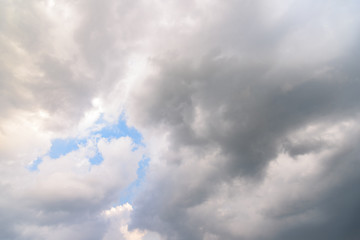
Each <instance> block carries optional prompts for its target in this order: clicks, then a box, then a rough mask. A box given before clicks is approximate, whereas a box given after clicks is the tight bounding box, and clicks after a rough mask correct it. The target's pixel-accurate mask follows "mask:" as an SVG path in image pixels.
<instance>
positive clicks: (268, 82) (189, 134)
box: [128, 1, 360, 239]
mask: <svg viewBox="0 0 360 240" xmlns="http://www.w3.org/2000/svg"><path fill="white" fill-rule="evenodd" d="M228 4H229V5H228V6H231V7H230V8H231V10H229V11H228V12H226V11H225V12H226V13H228V14H229V15H226V16H223V18H222V19H220V20H219V21H218V22H215V23H213V22H212V23H211V24H212V25H210V26H212V27H213V28H206V27H205V28H204V29H201V30H199V32H196V33H195V34H194V35H193V36H191V38H185V40H184V42H179V43H178V45H177V46H176V47H178V48H176V47H174V49H173V50H174V51H173V52H175V54H166V53H165V54H162V55H159V56H155V57H154V58H152V59H151V60H150V62H149V64H152V65H154V66H155V68H156V69H158V72H156V73H154V74H153V75H152V76H150V77H148V79H146V80H144V81H143V82H142V84H143V86H140V87H139V88H137V89H134V92H133V95H132V99H131V101H129V102H130V105H129V107H128V116H129V119H130V121H131V122H132V123H133V124H134V125H135V126H136V127H138V128H139V129H141V130H143V131H144V132H146V131H147V130H146V129H147V128H152V129H154V132H157V134H158V135H159V136H160V134H159V132H160V133H163V134H164V135H166V136H167V137H166V139H167V140H168V143H169V148H168V149H162V150H160V152H161V154H160V155H156V158H160V159H161V161H162V162H163V163H162V164H160V165H159V166H158V165H154V166H153V167H150V169H152V170H151V171H150V172H149V176H148V181H149V183H148V184H147V185H146V186H145V190H144V192H143V193H140V194H139V196H138V198H137V201H135V212H134V215H133V226H134V227H143V228H145V229H146V228H149V229H151V230H154V231H159V232H161V233H163V234H164V235H165V236H166V237H167V238H168V239H204V237H205V236H207V235H206V234H209V233H211V232H212V231H213V230H212V228H210V227H209V225H208V223H209V222H211V220H210V219H208V218H201V217H199V219H201V220H196V217H195V216H193V215H192V214H191V210H192V209H193V208H194V207H197V206H202V205H205V204H206V202H208V201H211V200H212V199H214V198H216V197H217V195H216V194H218V189H219V187H220V186H221V185H222V184H228V185H231V184H232V183H233V182H234V181H238V180H239V179H242V180H243V181H245V182H246V184H254V185H253V187H254V188H255V189H257V188H259V186H261V184H262V182H263V181H265V180H266V178H267V175H266V174H267V170H268V168H269V164H270V163H271V162H272V161H273V160H274V159H276V158H277V157H278V156H279V155H280V154H282V153H283V151H284V150H285V152H286V153H288V154H289V155H292V156H294V157H295V156H296V155H304V154H310V155H311V154H317V153H319V152H323V151H327V150H331V151H334V149H337V148H339V147H340V146H339V143H338V142H335V143H334V142H332V143H331V144H330V143H328V142H326V141H325V140H323V139H318V140H317V139H316V136H311V135H310V134H305V137H303V139H296V140H295V141H293V142H288V139H289V137H291V135H292V134H293V133H294V132H296V131H301V129H304V128H306V127H309V126H312V125H316V124H322V125H325V126H327V127H330V126H332V125H334V124H337V123H339V122H341V121H350V120H354V119H355V121H356V124H358V123H357V120H356V117H357V115H358V113H359V110H360V109H359V105H358V102H359V100H360V99H359V95H358V92H359V90H360V84H359V79H358V76H359V71H358V70H357V69H355V68H353V67H351V66H352V65H353V63H355V62H357V60H355V59H357V58H356V57H355V55H354V54H353V51H357V50H356V49H357V47H356V44H355V45H352V44H347V42H356V39H357V35H358V32H357V33H355V34H354V35H353V37H349V39H347V40H343V39H341V37H339V38H337V39H336V40H331V41H333V42H331V41H330V40H329V41H326V42H324V44H329V45H328V46H329V47H331V46H333V47H334V48H338V47H340V46H341V48H342V49H343V50H342V52H341V54H340V53H339V54H336V53H330V51H329V52H327V53H322V52H319V50H317V49H316V50H315V51H310V49H311V47H308V44H309V45H311V44H314V46H317V44H318V42H320V43H321V42H322V41H323V40H322V39H320V38H317V37H313V36H310V35H306V34H312V32H313V31H318V33H322V32H324V33H326V32H325V28H324V26H323V25H321V22H326V23H329V24H330V23H332V22H333V20H332V19H331V18H330V14H329V13H334V14H336V16H340V13H339V12H337V10H336V7H334V6H341V5H342V4H340V2H337V1H333V2H332V3H331V4H334V5H333V6H332V5H331V4H330V5H329V4H327V3H324V2H322V4H325V6H326V7H325V8H324V9H326V10H323V9H322V8H320V7H321V6H322V5H321V4H320V5H316V6H315V9H314V10H311V11H310V10H309V6H310V5H308V4H309V3H308V2H307V3H304V5H302V4H300V5H301V6H300V7H301V8H300V9H298V10H296V9H295V8H296V6H297V5H296V4H294V5H291V6H290V8H289V9H286V11H287V12H285V15H284V16H283V17H282V18H280V20H278V22H277V23H276V24H275V25H273V26H275V27H273V28H269V25H267V24H266V18H267V16H264V15H263V13H261V8H262V7H263V6H264V5H265V3H264V2H261V3H256V4H255V3H254V4H250V3H247V2H246V1H243V2H241V4H240V5H236V4H235V3H232V2H231V3H228ZM232 4H233V5H232ZM351 4H353V6H356V5H357V4H356V3H351ZM351 4H350V5H351ZM220 5H221V4H220ZM224 5H226V4H224ZM221 6H223V5H221ZM341 7H342V9H343V10H344V11H347V12H349V14H353V12H352V10H351V9H350V8H349V6H341ZM239 9H246V10H241V11H244V12H245V14H238V15H237V13H238V10H239ZM345 9H346V10H345ZM222 13H223V12H222ZM254 13H258V14H259V15H257V14H254ZM298 14H299V15H298ZM301 14H308V15H309V16H311V18H310V19H311V20H306V19H304V17H303V16H301ZM261 17H264V19H261ZM199 18H200V19H201V17H199ZM214 18H215V19H216V17H214ZM350 18H352V17H350ZM338 20H339V21H342V20H341V19H338ZM310 21H313V23H310ZM352 23H354V25H351V26H357V24H358V23H359V21H358V19H356V20H354V22H352ZM217 24H218V25H217ZM344 24H346V23H345V22H344ZM340 25H341V24H340ZM205 26H206V23H205ZM245 26H246V27H245ZM328 27H329V28H330V29H331V30H330V31H333V32H340V29H339V28H337V26H334V27H333V28H332V27H331V26H328ZM299 33H302V34H305V35H304V36H305V37H304V39H303V40H302V41H301V40H298V39H297V38H300V39H301V36H300V35H299V36H298V35H297V34H299ZM209 36H211V37H209ZM319 37H320V36H319ZM256 40H259V41H256ZM232 41H233V42H232ZM288 41H290V42H288ZM298 41H300V42H298ZM311 41H313V42H311ZM341 41H344V43H342V42H341ZM291 44H293V45H294V47H293V48H291ZM184 46H185V47H184ZM189 46H191V47H193V46H197V47H198V48H194V51H191V50H192V49H193V48H191V47H190V48H189V49H190V51H189V50H187V49H186V47H189ZM296 46H297V47H298V48H299V49H298V51H297V49H296ZM183 47H184V48H183ZM289 47H290V48H289ZM216 48H217V49H218V50H216ZM286 48H288V49H286ZM319 48H321V46H319ZM284 50H286V51H288V52H290V53H292V54H293V55H292V54H288V53H287V52H286V51H285V52H284ZM300 51H305V53H303V52H300ZM334 54H335V55H334ZM334 56H335V57H334ZM149 134H150V135H151V133H149ZM145 139H146V137H145ZM149 139H152V138H151V137H149ZM352 148H354V146H352ZM184 151H188V152H191V154H184ZM201 152H208V153H212V154H213V157H212V158H207V157H204V155H201ZM334 157H335V156H334ZM337 158H341V157H337ZM313 160H314V161H317V159H313ZM338 161H341V160H338ZM354 161H355V162H356V161H357V159H356V158H355V159H354ZM202 162H207V164H208V165H210V166H211V169H206V168H205V167H204V166H203V165H202V164H201V163H202ZM327 164H329V165H331V164H333V163H327ZM284 171H287V170H286V169H284ZM154 175H158V176H157V177H155V176H154ZM159 175H160V176H159ZM244 179H245V180H244ZM319 181H320V180H319ZM328 181H331V180H330V179H328ZM355 182H356V180H355ZM355 182H351V183H347V182H346V180H344V182H340V183H339V184H344V185H348V186H349V188H351V186H355V185H356V183H355ZM305 183H308V182H307V181H305V180H304V184H305ZM183 186H185V187H183ZM289 186H290V187H291V183H289ZM309 186H310V185H309ZM274 187H276V186H274ZM146 188H148V189H146ZM336 189H337V188H336V187H335V186H334V187H333V188H330V189H328V193H327V194H329V195H331V196H335V195H336V191H337V190H336ZM234 191H236V190H235V189H234ZM354 192H356V190H355V189H351V190H350V189H349V192H347V193H346V194H352V193H354ZM234 194H235V195H236V193H234ZM302 194H304V195H307V194H311V189H308V190H304V192H303V193H302ZM344 194H345V193H344ZM354 197H355V198H356V195H355V196H354ZM244 198H246V197H245V196H244ZM319 198H322V201H324V202H328V203H329V204H330V202H331V201H330V200H328V198H325V197H323V196H320V197H319ZM227 201H228V202H229V201H231V200H230V199H228V200H225V202H227ZM297 201H299V203H296V202H297ZM319 201H320V200H319ZM343 201H346V200H339V203H338V204H339V205H343V206H344V205H345V202H343ZM351 201H352V200H351ZM294 202H295V203H294V204H295V205H297V204H300V205H301V199H298V200H294ZM354 203H355V200H354V202H352V204H354ZM279 204H281V203H279ZM242 207H245V208H246V207H250V208H251V206H240V205H239V206H236V207H235V208H236V209H241V208H242ZM279 208H281V205H279ZM290 208H292V210H293V207H290ZM312 208H315V210H316V211H319V212H321V213H325V212H327V211H330V212H332V211H331V210H330V208H329V209H326V210H325V209H323V208H321V207H319V206H307V205H305V206H303V207H301V208H299V210H294V211H295V212H294V214H295V215H296V214H299V215H301V214H300V212H301V213H305V212H306V211H308V210H309V209H312ZM236 209H234V211H235V212H237V210H236ZM212 210H214V209H207V211H212ZM343 210H344V212H342V210H341V209H337V210H334V212H333V213H334V215H337V214H339V217H340V215H341V216H342V217H343V216H345V215H346V214H347V211H348V210H347V208H344V209H343ZM297 211H298V213H297ZM342 214H344V215H342ZM209 215H210V217H211V216H212V217H214V218H215V219H216V214H215V213H214V214H209ZM263 217H264V216H263ZM264 219H266V220H265V221H272V219H271V218H270V219H267V218H266V217H264ZM333 219H335V217H334V218H332V217H329V218H328V219H327V220H325V222H323V223H321V220H318V219H316V218H314V219H307V220H306V221H305V222H299V227H298V228H299V229H300V228H302V230H299V232H300V231H301V232H303V233H304V234H306V233H308V234H309V235H306V236H308V237H309V239H318V238H317V236H320V239H326V237H327V236H325V235H321V231H317V230H314V228H312V227H311V226H310V225H312V226H313V225H316V224H319V225H318V226H319V227H320V226H323V227H324V228H331V227H332V225H333V224H334V223H335V222H334V221H333ZM214 221H215V220H214ZM220 221H221V220H219V219H218V221H217V222H220ZM228 221H229V223H230V222H232V221H230V220H228ZM234 221H235V220H234ZM313 221H314V222H315V224H314V223H313ZM354 222H356V219H354ZM232 223H234V222H232ZM235 224H236V221H235ZM240 224H241V221H240V220H239V223H238V225H240ZM219 225H220V226H217V228H218V229H217V230H215V236H216V235H217V236H218V237H219V239H224V238H225V239H239V238H241V237H242V235H241V233H231V232H229V230H226V229H227V226H226V222H225V223H224V224H220V223H219ZM279 225H280V227H277V228H275V227H270V228H271V229H269V232H272V233H273V234H275V235H276V236H279V235H281V234H284V236H288V237H289V236H290V238H291V237H292V236H295V235H296V233H297V230H295V229H296V228H297V227H294V231H291V230H289V231H288V232H287V231H286V230H284V229H292V228H291V227H289V226H287V225H286V224H285V223H283V222H281V223H279ZM204 226H207V227H209V228H206V227H204ZM351 226H353V225H352V222H351V221H345V222H344V223H343V225H340V226H338V227H337V228H336V230H335V229H334V234H335V233H336V234H338V235H337V236H338V237H339V236H342V235H343V236H344V237H345V238H346V239H355V238H356V236H357V232H356V230H355V228H352V227H351ZM348 228H349V229H351V231H353V232H352V234H351V233H349V235H347V234H345V233H346V232H347V230H348ZM275 229H276V230H275ZM307 230H308V231H307ZM264 231H266V230H264ZM351 231H350V232H351ZM274 232H276V233H274ZM282 232H285V233H282ZM312 232H314V233H312ZM264 234H266V233H264ZM277 234H279V235H277ZM317 234H318V235H317ZM329 234H330V233H329ZM300 236H305V235H301V234H300ZM258 237H259V236H258ZM243 238H244V239H261V238H260V237H259V238H256V237H255V236H248V237H247V238H246V237H243ZM280 238H281V237H280ZM300 238H301V237H299V239H300ZM264 239H265V238H264ZM274 239H277V238H276V237H275V238H274ZM284 239H286V237H284Z"/></svg>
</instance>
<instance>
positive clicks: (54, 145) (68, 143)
mask: <svg viewBox="0 0 360 240" xmlns="http://www.w3.org/2000/svg"><path fill="white" fill-rule="evenodd" d="M84 142H85V140H77V139H60V138H56V139H54V140H52V141H51V148H50V151H49V156H50V157H51V158H53V159H55V158H59V157H60V156H64V155H66V154H68V153H69V152H72V151H75V150H77V149H79V144H80V143H84Z"/></svg>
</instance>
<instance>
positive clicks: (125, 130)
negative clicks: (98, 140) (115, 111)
mask: <svg viewBox="0 0 360 240" xmlns="http://www.w3.org/2000/svg"><path fill="white" fill-rule="evenodd" d="M95 134H100V135H101V137H103V138H107V139H112V138H120V137H125V136H129V137H130V138H131V139H132V140H133V141H134V143H136V144H139V145H143V143H142V135H141V134H140V133H139V132H138V131H137V130H136V129H135V128H133V127H128V126H127V124H126V121H125V120H124V119H123V118H122V117H120V119H119V121H118V123H117V124H115V125H110V126H107V127H104V128H103V129H101V130H100V131H98V132H95Z"/></svg>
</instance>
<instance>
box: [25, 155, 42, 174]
mask: <svg viewBox="0 0 360 240" xmlns="http://www.w3.org/2000/svg"><path fill="white" fill-rule="evenodd" d="M41 162H42V158H41V157H38V158H37V159H36V160H35V161H33V162H32V163H31V164H30V165H29V166H28V167H27V169H28V170H29V171H31V172H34V171H37V170H38V166H39V164H40V163H41Z"/></svg>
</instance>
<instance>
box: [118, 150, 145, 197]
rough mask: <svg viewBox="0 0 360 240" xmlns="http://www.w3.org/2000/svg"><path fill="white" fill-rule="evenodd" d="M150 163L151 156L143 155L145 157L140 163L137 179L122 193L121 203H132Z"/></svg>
mask: <svg viewBox="0 0 360 240" xmlns="http://www.w3.org/2000/svg"><path fill="white" fill-rule="evenodd" d="M149 163H150V158H148V157H145V156H144V157H143V159H142V160H141V161H140V162H139V163H138V169H137V171H136V173H137V179H136V180H135V181H134V182H132V183H131V184H130V185H129V186H128V187H127V188H126V189H125V190H123V191H122V192H121V194H120V204H125V203H130V204H132V201H133V198H134V196H135V194H136V192H137V190H138V189H139V187H140V186H141V184H142V183H143V182H144V180H145V177H146V171H147V168H148V166H149Z"/></svg>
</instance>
